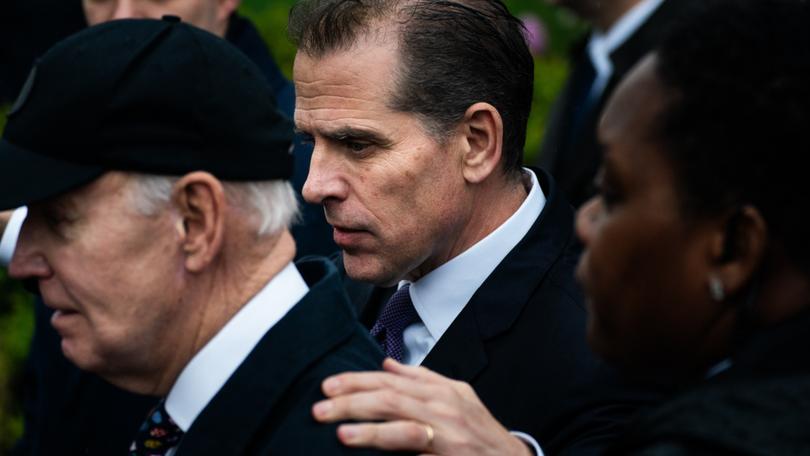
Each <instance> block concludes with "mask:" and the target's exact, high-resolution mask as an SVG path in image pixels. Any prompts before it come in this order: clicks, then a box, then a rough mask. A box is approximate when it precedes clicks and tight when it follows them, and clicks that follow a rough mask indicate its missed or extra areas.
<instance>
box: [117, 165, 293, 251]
mask: <svg viewBox="0 0 810 456" xmlns="http://www.w3.org/2000/svg"><path fill="white" fill-rule="evenodd" d="M132 177H133V181H132V183H133V185H134V186H133V189H134V191H133V192H132V197H133V205H134V207H135V209H136V210H137V211H138V212H140V213H141V214H143V215H155V214H157V212H158V211H159V210H160V209H163V208H164V207H165V206H166V205H167V204H168V203H169V200H170V199H171V196H172V188H173V187H174V184H175V183H176V182H177V179H178V178H177V177H173V176H157V175H152V174H132ZM223 187H224V188H225V198H226V199H227V200H228V203H230V204H232V205H234V206H235V207H237V208H240V209H242V210H244V211H246V212H247V213H249V214H251V218H252V219H254V220H255V222H254V223H255V224H256V225H257V234H258V235H259V236H265V235H269V234H275V233H278V232H279V231H281V230H282V229H284V228H289V227H290V226H291V225H292V224H293V223H295V222H296V221H297V220H298V199H297V198H296V196H295V191H294V190H293V188H292V186H291V185H290V183H289V182H288V181H285V180H271V181H256V182H223Z"/></svg>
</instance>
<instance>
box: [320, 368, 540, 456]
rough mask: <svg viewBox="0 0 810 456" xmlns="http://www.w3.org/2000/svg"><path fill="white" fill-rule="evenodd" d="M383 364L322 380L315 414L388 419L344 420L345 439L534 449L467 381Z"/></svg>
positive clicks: (501, 451)
mask: <svg viewBox="0 0 810 456" xmlns="http://www.w3.org/2000/svg"><path fill="white" fill-rule="evenodd" d="M383 369H384V370H385V372H352V373H344V374H339V375H336V376H332V377H329V378H327V379H326V380H324V381H323V383H322V388H323V392H324V394H326V396H327V399H326V400H324V401H321V402H318V403H317V404H315V405H314V406H313V409H312V413H313V415H314V416H315V419H316V420H318V421H321V422H324V423H332V422H336V421H343V420H372V421H376V420H384V421H383V422H379V423H369V422H364V423H356V424H342V425H340V426H339V427H338V438H339V439H340V441H341V442H343V444H344V445H347V446H351V447H372V448H378V449H381V450H394V451H415V452H420V453H422V454H431V455H451V454H452V455H454V456H473V455H475V456H489V455H493V456H494V455H498V456H504V455H506V456H530V455H531V454H532V452H531V451H530V450H529V448H528V447H527V446H526V445H525V444H524V443H523V442H521V441H520V440H519V439H518V438H517V437H515V436H513V435H511V434H510V433H509V432H508V431H507V430H506V429H505V428H504V427H503V426H502V425H501V424H500V423H499V422H498V421H497V420H495V418H493V417H492V415H491V414H490V413H489V410H487V408H486V407H485V406H484V404H482V403H481V400H480V399H479V398H478V396H477V395H476V394H475V391H473V389H472V387H470V385H469V384H467V383H464V382H458V381H455V380H451V379H449V378H447V377H443V376H441V375H439V374H437V373H435V372H432V371H430V370H428V369H425V368H423V367H413V366H405V365H403V364H400V363H398V362H396V361H394V360H393V359H386V360H385V362H384V363H383Z"/></svg>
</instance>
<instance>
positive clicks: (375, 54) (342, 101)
mask: <svg viewBox="0 0 810 456" xmlns="http://www.w3.org/2000/svg"><path fill="white" fill-rule="evenodd" d="M398 63H399V56H398V52H397V50H396V47H395V45H394V44H393V43H391V42H377V41H365V42H362V43H358V44H356V45H354V46H352V47H351V48H350V49H347V50H335V51H332V52H329V53H327V54H325V55H322V56H312V55H309V54H306V53H303V52H299V53H298V54H297V55H296V57H295V63H294V66H293V80H294V83H295V90H296V112H297V113H298V112H299V111H302V110H311V109H323V108H327V107H344V108H346V109H349V110H358V109H380V108H382V107H384V106H385V105H386V103H387V101H388V100H389V99H390V97H391V94H392V91H393V90H394V88H395V85H396V78H397V73H398V71H397V68H398Z"/></svg>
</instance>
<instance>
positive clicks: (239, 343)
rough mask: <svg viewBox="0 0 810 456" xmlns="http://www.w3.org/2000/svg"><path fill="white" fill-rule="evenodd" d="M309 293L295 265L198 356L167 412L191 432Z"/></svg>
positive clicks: (174, 390) (179, 383) (179, 379)
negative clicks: (265, 339) (255, 351)
mask: <svg viewBox="0 0 810 456" xmlns="http://www.w3.org/2000/svg"><path fill="white" fill-rule="evenodd" d="M308 291H309V287H308V286H307V284H306V282H305V281H304V279H303V277H301V273H299V272H298V269H297V268H296V267H295V265H294V264H293V263H289V264H288V265H287V266H286V267H285V268H284V269H283V270H282V271H281V272H280V273H278V274H277V275H276V276H275V277H273V279H272V280H270V282H268V283H267V285H265V287H264V288H263V289H262V290H261V291H259V293H257V294H256V296H254V297H253V298H252V299H251V300H250V301H248V303H247V304H246V305H245V306H244V307H243V308H242V309H240V310H239V312H237V313H236V315H234V316H233V318H231V319H230V321H228V323H227V324H225V326H224V327H223V328H222V329H221V330H220V331H219V332H218V333H217V334H216V335H215V336H214V337H213V338H212V339H211V340H210V341H209V342H208V343H207V344H205V346H204V347H203V348H202V349H201V350H200V351H199V352H197V354H196V355H194V357H193V358H192V359H191V361H190V362H189V363H188V364H187V365H186V367H185V368H183V371H182V372H181V373H180V376H179V377H177V381H175V383H174V385H173V386H172V389H171V390H170V391H169V395H168V396H167V397H166V411H167V412H168V413H169V416H170V417H171V418H172V419H173V420H174V422H175V423H177V426H178V427H179V428H180V429H181V430H182V431H183V432H187V431H188V430H189V428H190V427H191V425H192V423H194V420H196V419H197V417H198V416H199V415H200V412H202V411H203V409H204V408H205V406H206V405H208V403H209V402H210V401H211V399H213V398H214V396H215V395H216V394H217V392H219V390H220V389H221V388H222V387H223V386H224V385H225V382H226V381H228V378H230V376H231V375H232V374H233V373H234V372H235V371H236V369H237V368H238V367H239V365H240V364H242V362H243V361H244V360H245V359H246V358H247V357H248V355H249V354H250V352H251V351H253V348H254V347H255V346H256V344H258V343H259V341H260V340H261V339H262V337H264V335H265V333H267V332H268V331H269V330H270V329H271V328H272V327H273V326H275V324H276V323H278V321H279V320H281V319H282V318H283V317H284V315H286V314H287V312H289V310H290V309H292V308H293V307H294V306H295V304H296V303H298V301H300V300H301V299H302V298H303V297H304V295H306V294H307V292H308Z"/></svg>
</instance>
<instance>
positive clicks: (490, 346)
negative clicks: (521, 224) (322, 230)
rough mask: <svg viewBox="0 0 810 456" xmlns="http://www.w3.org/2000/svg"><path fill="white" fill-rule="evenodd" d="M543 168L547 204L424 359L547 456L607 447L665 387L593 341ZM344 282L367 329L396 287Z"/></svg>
mask: <svg viewBox="0 0 810 456" xmlns="http://www.w3.org/2000/svg"><path fill="white" fill-rule="evenodd" d="M535 172H536V173H537V177H538V179H539V180H540V183H541V186H542V188H543V192H544V193H545V195H546V197H547V202H546V206H545V208H544V209H543V212H542V213H541V214H540V217H539V218H538V219H537V221H536V222H535V223H534V225H533V226H532V228H531V230H530V231H529V232H528V234H527V235H526V236H525V237H524V238H523V239H522V240H521V241H520V242H519V243H518V245H517V246H516V247H515V248H514V249H513V250H512V251H511V252H510V253H509V254H508V255H507V257H506V258H504V260H503V261H502V262H501V264H500V265H498V267H497V268H496V269H495V270H494V271H493V272H492V274H491V275H490V276H489V278H488V279H487V280H486V281H485V282H484V284H483V285H481V287H480V288H479V289H478V291H476V293H475V294H474V295H473V297H472V299H470V301H469V302H468V303H467V305H466V307H465V308H464V310H462V312H461V313H460V314H459V316H458V317H457V318H456V320H455V321H454V322H453V323H452V324H451V325H450V327H449V328H448V330H447V332H446V333H445V334H444V335H443V336H442V337H441V338H440V339H439V341H438V342H437V343H436V345H435V346H434V347H433V350H431V352H430V353H429V354H428V356H427V358H426V359H425V361H424V363H423V365H424V366H426V367H429V368H431V369H433V370H435V371H437V372H439V373H441V374H444V375H447V376H450V377H452V378H455V379H458V380H464V381H466V382H469V383H471V384H472V387H473V388H474V389H475V391H476V392H477V393H478V395H479V397H480V398H481V400H483V402H484V404H486V405H487V407H488V408H489V409H490V410H491V411H492V413H493V415H494V416H495V417H496V418H497V419H498V420H500V421H501V422H502V423H503V424H504V426H506V427H507V428H508V429H511V430H517V431H523V432H527V433H529V434H531V435H532V436H533V437H534V438H536V439H537V440H538V441H539V443H540V445H541V446H542V447H543V449H544V451H546V452H547V454H561V453H566V454H578V455H579V454H600V451H601V449H602V448H603V447H604V446H605V445H606V444H607V442H609V441H610V440H611V439H612V438H614V437H615V436H616V435H617V434H618V433H619V432H620V430H621V428H622V426H623V424H624V423H625V421H626V420H627V419H629V417H630V416H631V415H632V414H634V413H635V410H636V408H637V407H639V406H640V405H642V404H645V403H648V402H650V401H652V400H653V399H655V398H657V394H654V393H650V392H647V391H644V390H642V389H639V390H634V389H632V388H630V387H629V385H625V384H623V383H621V382H619V381H618V379H617V377H616V376H615V374H614V373H613V372H612V371H611V370H610V369H608V368H607V367H606V366H604V365H603V364H602V363H601V362H600V361H598V360H597V359H595V357H594V356H593V355H592V353H591V351H590V349H589V348H588V347H587V345H586V342H585V320H586V312H585V307H584V304H583V296H582V293H581V291H580V288H579V287H578V286H577V284H576V283H575V282H574V266H575V264H576V262H577V258H578V255H579V251H580V249H579V247H578V244H577V241H576V239H575V236H574V229H573V217H574V213H573V211H572V209H571V207H570V205H569V204H568V203H567V202H566V201H565V200H564V199H563V198H561V196H560V195H559V192H558V191H557V190H556V189H555V186H554V183H553V180H552V179H551V177H550V176H549V175H548V174H546V173H545V172H543V171H539V170H536V171H535ZM447 286H448V287H452V286H453V284H450V283H449V284H447ZM346 287H347V290H348V291H349V294H350V296H351V297H352V300H353V301H354V302H355V305H357V306H358V307H359V308H360V310H361V312H362V313H361V321H362V322H363V323H364V324H365V325H366V326H368V327H370V326H371V325H373V322H374V320H375V319H376V317H377V315H378V313H379V312H380V310H381V307H382V306H383V305H384V303H385V301H386V300H387V298H388V296H390V295H391V293H392V292H393V289H392V288H389V289H384V288H375V287H372V286H369V285H364V284H360V283H357V282H353V281H351V280H347V285H346Z"/></svg>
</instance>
